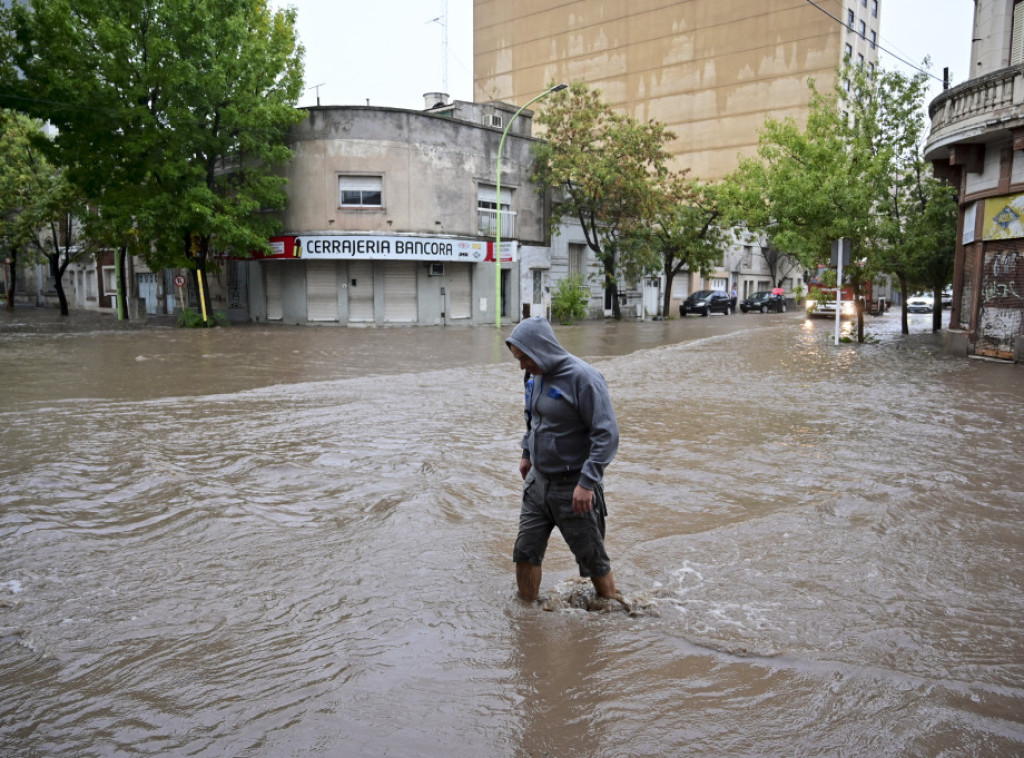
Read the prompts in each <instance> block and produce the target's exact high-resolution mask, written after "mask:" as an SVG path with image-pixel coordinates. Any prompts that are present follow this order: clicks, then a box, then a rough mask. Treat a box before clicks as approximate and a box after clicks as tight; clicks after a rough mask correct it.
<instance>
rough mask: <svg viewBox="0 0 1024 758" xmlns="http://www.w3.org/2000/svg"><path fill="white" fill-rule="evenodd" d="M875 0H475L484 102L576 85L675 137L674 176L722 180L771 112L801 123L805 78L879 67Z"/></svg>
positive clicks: (826, 81)
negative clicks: (850, 67)
mask: <svg viewBox="0 0 1024 758" xmlns="http://www.w3.org/2000/svg"><path fill="white" fill-rule="evenodd" d="M879 5H880V0H814V2H811V1H810V0H762V1H761V2H756V3H751V2H748V1H747V0H628V1H627V0H572V1H569V2H567V1H566V0H523V1H522V2H516V3H508V2H498V0H474V3H473V12H474V15H473V50H474V62H473V72H474V81H475V84H476V90H475V91H476V92H477V93H478V96H480V97H487V98H489V99H495V100H505V101H507V102H511V103H524V102H526V101H527V100H528V99H529V98H530V97H532V96H533V95H535V94H537V93H538V92H540V91H542V90H543V89H544V88H545V87H546V86H548V85H549V84H551V83H553V82H563V81H564V82H571V81H577V80H582V81H584V82H586V83H587V84H588V85H589V86H590V87H591V88H593V89H599V90H601V92H602V95H603V98H604V100H605V101H606V102H608V103H609V104H611V105H612V106H613V107H615V108H616V109H618V110H621V111H622V112H624V113H628V114H629V115H631V116H633V117H635V118H637V119H640V120H642V121H646V120H648V119H656V120H658V121H660V122H662V123H664V124H666V125H667V126H668V127H669V128H670V129H671V130H672V131H673V132H675V134H676V139H675V141H674V142H673V143H672V144H671V145H670V151H671V152H672V154H673V155H674V156H675V158H676V167H677V168H680V169H682V168H689V169H690V171H691V173H692V175H693V176H695V177H699V178H700V179H705V180H716V179H721V178H722V177H723V176H725V175H726V174H728V173H729V172H730V171H732V170H733V169H734V168H735V167H736V165H737V162H738V159H739V157H740V156H750V155H753V154H754V151H755V149H756V147H757V139H758V130H759V129H760V127H761V126H762V125H763V124H764V121H765V119H766V118H767V117H768V116H771V117H774V118H778V119H782V118H787V117H792V118H795V119H796V120H797V121H798V122H800V121H802V120H805V119H806V116H807V108H808V101H809V97H808V89H807V83H808V80H809V79H814V80H815V81H816V82H818V84H819V86H820V87H828V86H829V85H830V84H831V82H832V81H833V80H834V77H835V70H836V67H837V66H839V65H840V64H841V63H842V61H843V60H844V58H846V57H848V58H849V59H850V60H851V61H853V62H854V63H861V64H863V65H865V66H868V67H874V66H875V65H876V63H877V51H878V48H877V44H878V28H879V27H878V24H879V15H880V8H879Z"/></svg>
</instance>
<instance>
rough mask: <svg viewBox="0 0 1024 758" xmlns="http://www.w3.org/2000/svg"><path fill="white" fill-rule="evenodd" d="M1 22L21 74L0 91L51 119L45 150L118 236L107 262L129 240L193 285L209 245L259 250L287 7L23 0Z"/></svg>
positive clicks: (279, 110) (291, 68) (247, 0)
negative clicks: (188, 276)
mask: <svg viewBox="0 0 1024 758" xmlns="http://www.w3.org/2000/svg"><path fill="white" fill-rule="evenodd" d="M8 24H9V26H8V27H7V28H8V29H9V30H11V31H13V38H14V40H15V44H14V45H13V56H14V61H15V63H16V64H17V67H18V69H20V71H21V73H22V76H21V77H18V78H13V79H12V78H11V77H10V76H8V77H7V78H6V80H5V81H4V82H3V86H2V92H3V94H4V96H5V100H9V101H10V102H12V103H13V104H14V105H15V107H17V108H18V109H20V110H22V111H24V112H26V113H29V114H31V115H34V116H36V117H37V118H41V119H47V120H49V121H50V122H51V123H52V124H54V126H56V127H57V129H58V135H57V137H56V139H55V140H53V141H52V143H51V145H50V146H49V147H48V148H47V150H48V153H49V155H50V157H51V159H52V160H53V162H54V163H55V164H56V165H58V166H59V167H62V168H63V169H65V171H66V174H67V177H68V180H69V181H70V182H71V183H72V184H73V185H74V186H76V187H78V188H79V189H80V190H81V191H82V193H83V194H84V196H85V197H86V198H87V200H88V201H89V203H90V205H92V206H94V207H95V208H96V209H97V210H98V216H97V217H96V218H95V219H93V222H94V224H98V225H99V226H101V227H102V233H103V235H104V236H106V237H107V238H108V239H109V238H114V237H117V238H118V239H117V240H116V247H117V248H118V251H119V260H120V259H123V256H124V255H125V254H126V253H127V250H128V248H129V246H130V245H131V244H132V237H133V236H134V237H136V238H137V239H138V240H139V241H140V243H141V244H140V249H141V251H142V253H143V255H144V257H145V258H146V261H147V263H148V264H149V265H150V267H151V268H154V269H158V268H162V267H168V266H182V267H187V268H189V269H190V270H192V271H193V272H194V275H195V276H196V277H197V280H198V281H199V283H200V284H205V281H204V280H205V275H206V271H207V267H208V266H209V265H210V264H211V255H212V254H213V252H214V251H215V250H216V251H219V252H226V251H230V252H231V253H232V254H234V255H240V256H247V255H249V254H250V253H251V252H252V251H254V250H266V249H267V237H268V236H270V234H272V233H273V231H274V230H275V229H276V228H277V224H278V223H279V220H278V219H277V218H276V217H275V215H274V214H273V213H270V212H268V211H273V210H275V209H280V208H282V207H283V205H284V203H285V200H286V197H285V193H284V182H285V180H284V178H283V177H282V176H281V175H280V173H278V172H276V170H275V167H276V166H277V165H279V164H280V163H281V162H283V161H284V160H286V159H287V158H288V157H289V155H290V152H289V150H288V148H287V144H286V136H287V131H288V128H289V127H290V126H292V125H293V124H295V123H297V122H298V121H299V120H301V118H302V113H301V112H300V111H298V110H297V109H296V108H295V104H296V103H297V101H298V97H299V95H300V94H301V88H302V49H301V47H299V46H298V45H297V40H296V36H295V10H294V9H285V10H278V11H272V10H271V9H270V7H269V6H268V4H267V2H266V0H33V2H32V3H31V5H27V4H18V5H16V6H15V7H14V8H13V9H11V10H10V12H9V14H8ZM8 39H10V37H8ZM97 234H98V235H99V234H100V233H99V232H97ZM202 289H203V291H204V292H205V293H206V302H205V303H204V306H205V308H206V309H207V312H209V300H208V298H209V294H208V293H209V290H208V288H206V287H205V286H204V287H202ZM122 302H123V298H122Z"/></svg>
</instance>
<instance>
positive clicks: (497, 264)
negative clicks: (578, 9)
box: [494, 84, 569, 329]
mask: <svg viewBox="0 0 1024 758" xmlns="http://www.w3.org/2000/svg"><path fill="white" fill-rule="evenodd" d="M568 86H569V85H568V84H556V85H555V86H554V87H551V88H550V89H546V90H544V91H543V92H541V93H540V94H539V95H537V96H536V97H535V98H533V99H532V100H530V101H528V102H527V103H526V105H524V106H523V107H521V108H520V109H519V110H517V111H516V112H515V115H513V116H512V118H510V119H509V120H508V123H507V124H505V130H504V131H503V132H502V133H501V142H499V143H498V178H497V181H496V182H495V185H496V186H495V189H496V191H495V203H494V204H495V205H496V206H497V213H498V219H497V224H496V227H495V234H494V325H495V326H496V327H497V328H498V329H501V152H502V150H504V149H505V137H507V136H508V130H509V129H511V128H512V122H513V121H515V120H516V119H517V118H519V114H520V113H522V112H523V111H524V110H526V109H527V108H528V107H529V106H531V105H533V104H534V103H535V102H537V101H538V100H540V99H541V98H542V97H545V96H547V95H550V94H551V93H552V92H558V91H559V90H563V89H565V88H566V87H568Z"/></svg>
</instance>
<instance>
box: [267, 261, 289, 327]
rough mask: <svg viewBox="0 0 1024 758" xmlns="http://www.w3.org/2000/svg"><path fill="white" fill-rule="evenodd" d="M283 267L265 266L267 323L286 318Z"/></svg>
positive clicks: (274, 264) (272, 264)
mask: <svg viewBox="0 0 1024 758" xmlns="http://www.w3.org/2000/svg"><path fill="white" fill-rule="evenodd" d="M281 265H282V264H280V263H270V262H267V263H264V264H263V279H264V282H265V287H266V292H267V321H280V320H281V319H283V318H284V306H283V305H282V302H281Z"/></svg>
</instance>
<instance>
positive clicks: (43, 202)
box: [0, 110, 80, 316]
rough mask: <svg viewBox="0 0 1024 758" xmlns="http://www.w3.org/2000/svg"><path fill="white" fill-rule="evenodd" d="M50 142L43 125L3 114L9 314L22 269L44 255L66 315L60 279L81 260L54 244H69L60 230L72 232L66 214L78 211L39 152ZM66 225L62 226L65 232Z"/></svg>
mask: <svg viewBox="0 0 1024 758" xmlns="http://www.w3.org/2000/svg"><path fill="white" fill-rule="evenodd" d="M45 139H46V137H45V135H44V134H43V131H42V125H41V124H40V123H39V122H38V121H35V120H34V119H31V118H29V117H27V116H24V115H22V114H20V113H17V112H16V111H7V110H4V111H0V248H2V253H3V255H4V263H5V266H4V280H5V283H6V290H7V310H12V309H13V308H14V288H15V283H16V281H17V271H18V268H19V265H20V266H24V265H28V264H31V263H35V262H37V261H38V260H39V258H38V256H39V255H43V256H44V257H45V258H46V259H48V261H49V263H50V273H51V275H52V276H53V277H54V286H55V287H56V290H57V296H58V299H59V301H60V312H61V314H63V315H65V316H66V315H67V314H68V302H67V297H66V295H65V294H64V288H63V285H62V277H63V274H64V271H65V270H66V269H67V267H68V265H69V264H70V263H71V262H72V261H73V260H75V259H77V258H78V257H79V255H80V252H79V249H78V247H77V246H72V245H70V244H68V245H65V246H64V247H63V248H55V247H54V245H53V240H61V239H63V240H64V241H65V242H68V241H69V240H70V237H69V235H68V233H66V232H65V233H64V234H63V236H62V235H61V230H62V229H67V228H70V224H69V223H68V213H69V212H70V211H72V209H73V206H74V196H73V192H72V190H71V188H70V186H69V185H68V184H67V182H65V181H64V180H63V177H62V176H61V173H60V172H59V171H57V170H55V169H54V168H53V167H52V166H51V165H50V164H49V163H48V162H47V160H46V158H45V157H44V156H43V154H42V152H41V151H40V150H39V148H38V147H37V144H38V142H39V141H40V140H45ZM62 223H63V226H62Z"/></svg>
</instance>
